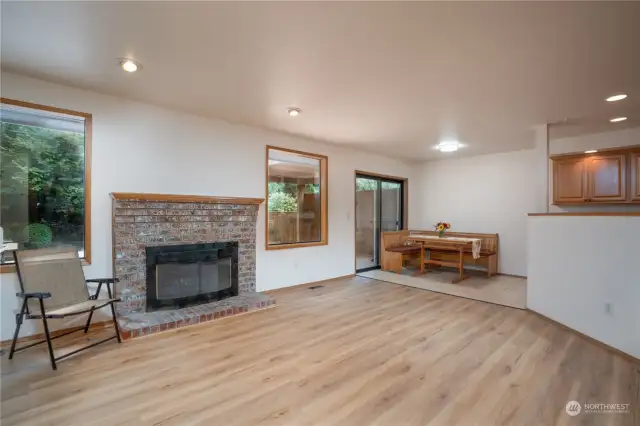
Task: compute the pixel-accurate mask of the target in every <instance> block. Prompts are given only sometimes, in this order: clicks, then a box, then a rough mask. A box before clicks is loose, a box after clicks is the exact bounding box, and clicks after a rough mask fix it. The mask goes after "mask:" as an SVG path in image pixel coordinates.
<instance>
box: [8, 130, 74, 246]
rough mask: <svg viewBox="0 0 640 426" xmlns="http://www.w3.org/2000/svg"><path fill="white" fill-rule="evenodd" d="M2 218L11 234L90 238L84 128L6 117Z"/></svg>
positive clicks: (50, 239)
mask: <svg viewBox="0 0 640 426" xmlns="http://www.w3.org/2000/svg"><path fill="white" fill-rule="evenodd" d="M0 126H1V128H0V197H1V200H2V202H1V210H0V219H1V225H2V227H3V229H4V236H5V240H8V241H13V242H20V243H24V244H26V245H28V246H33V247H42V246H47V245H50V244H51V243H55V244H58V243H59V244H72V245H76V246H78V247H79V248H83V244H84V205H85V203H84V201H85V200H84V195H85V188H84V168H85V164H84V134H83V133H76V132H69V131H62V130H55V129H49V128H44V127H36V126H28V125H21V124H15V123H8V122H2V123H0Z"/></svg>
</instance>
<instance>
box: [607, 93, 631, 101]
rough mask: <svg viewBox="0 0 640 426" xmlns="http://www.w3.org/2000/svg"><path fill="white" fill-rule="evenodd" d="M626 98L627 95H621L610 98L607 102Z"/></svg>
mask: <svg viewBox="0 0 640 426" xmlns="http://www.w3.org/2000/svg"><path fill="white" fill-rule="evenodd" d="M626 97H627V95H626V94H625V93H619V94H617V95H613V96H609V97H608V98H607V102H615V101H621V100H623V99H624V98H626Z"/></svg>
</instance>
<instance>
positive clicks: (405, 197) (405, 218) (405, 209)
mask: <svg viewBox="0 0 640 426" xmlns="http://www.w3.org/2000/svg"><path fill="white" fill-rule="evenodd" d="M358 175H360V176H364V177H370V178H373V179H386V180H391V181H396V182H399V183H402V229H403V230H404V229H409V179H408V178H404V177H399V176H391V175H383V174H379V173H372V172H365V171H363V170H356V171H355V172H354V173H353V271H354V273H356V272H357V271H358V262H357V255H356V246H357V241H356V232H357V221H356V213H357V208H356V204H357V199H356V189H357V188H356V179H357V178H358ZM380 237H381V236H380ZM378 241H382V238H379V239H378ZM381 256H382V251H381V252H380V257H381Z"/></svg>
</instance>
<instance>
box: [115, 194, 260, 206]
mask: <svg viewBox="0 0 640 426" xmlns="http://www.w3.org/2000/svg"><path fill="white" fill-rule="evenodd" d="M111 198H113V199H114V200H123V201H125V200H129V201H154V202H160V203H161V202H165V203H211V204H261V203H264V198H246V197H214V196H209V195H181V194H148V193H142V192H112V193H111Z"/></svg>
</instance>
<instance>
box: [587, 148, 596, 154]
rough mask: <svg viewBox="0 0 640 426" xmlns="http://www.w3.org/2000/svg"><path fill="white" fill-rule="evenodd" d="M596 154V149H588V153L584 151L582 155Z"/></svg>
mask: <svg viewBox="0 0 640 426" xmlns="http://www.w3.org/2000/svg"><path fill="white" fill-rule="evenodd" d="M596 152H598V150H597V149H590V150H588V151H585V152H584V153H585V154H593V153H596Z"/></svg>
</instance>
